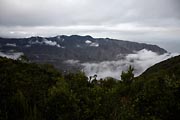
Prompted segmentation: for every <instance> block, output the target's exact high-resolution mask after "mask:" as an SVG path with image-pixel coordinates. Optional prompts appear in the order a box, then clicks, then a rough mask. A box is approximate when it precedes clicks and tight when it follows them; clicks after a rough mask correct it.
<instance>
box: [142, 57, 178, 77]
mask: <svg viewBox="0 0 180 120" xmlns="http://www.w3.org/2000/svg"><path fill="white" fill-rule="evenodd" d="M173 76H174V77H176V79H178V80H180V56H176V57H173V58H170V59H168V60H165V61H163V62H160V63H157V64H156V65H154V66H152V67H150V68H149V69H147V70H146V71H145V72H144V73H143V74H142V75H141V76H140V77H143V78H146V79H155V78H165V77H173Z"/></svg>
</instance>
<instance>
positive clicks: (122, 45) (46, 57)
mask: <svg viewBox="0 0 180 120" xmlns="http://www.w3.org/2000/svg"><path fill="white" fill-rule="evenodd" d="M142 49H147V50H151V51H153V52H156V53H158V54H163V53H166V52H167V51H166V50H164V49H163V48H160V47H158V46H157V45H150V44H145V43H137V42H130V41H124V40H117V39H110V38H93V37H91V36H79V35H71V36H66V35H61V36H55V37H30V38H0V52H1V53H3V54H9V55H10V54H13V53H23V54H24V55H25V56H27V57H28V58H29V59H30V61H32V62H37V63H50V64H53V65H54V66H55V67H56V68H58V69H60V70H77V69H81V66H79V65H78V64H76V63H84V62H90V63H91V62H102V61H113V60H119V59H123V57H124V56H126V55H127V54H131V53H134V52H135V51H139V50H142ZM71 63H73V64H71Z"/></svg>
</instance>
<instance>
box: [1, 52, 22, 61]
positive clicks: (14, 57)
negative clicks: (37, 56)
mask: <svg viewBox="0 0 180 120" xmlns="http://www.w3.org/2000/svg"><path fill="white" fill-rule="evenodd" d="M21 55H23V53H22V52H16V53H4V52H0V56H2V57H6V58H11V59H15V60H16V59H18V58H19V57H20V56H21Z"/></svg>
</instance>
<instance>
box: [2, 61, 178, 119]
mask: <svg viewBox="0 0 180 120" xmlns="http://www.w3.org/2000/svg"><path fill="white" fill-rule="evenodd" d="M179 69H180V68H178V69H177V71H178V70H179ZM177 71H174V72H173V75H171V73H170V74H168V73H166V74H164V75H161V76H160V77H159V76H158V75H157V76H158V77H154V76H148V77H139V78H134V76H133V74H132V72H133V69H132V68H131V67H130V68H129V70H128V71H127V72H124V73H123V75H122V76H121V77H122V79H123V80H124V81H117V80H115V79H113V78H106V79H101V80H98V81H97V80H96V78H95V79H92V80H91V81H89V80H88V78H87V77H86V76H85V75H84V73H82V72H78V73H76V74H71V73H70V74H66V75H62V74H61V73H60V72H58V71H57V70H55V69H54V68H53V67H52V66H51V65H37V64H34V63H26V62H24V63H22V62H21V61H15V60H10V59H6V58H0V120H178V119H180V115H179V113H180V80H179V79H177V78H179V77H178V76H179V74H180V73H179V72H177ZM156 74H158V73H156ZM159 74H161V73H159ZM129 80H130V82H129Z"/></svg>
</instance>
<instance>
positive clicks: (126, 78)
mask: <svg viewBox="0 0 180 120" xmlns="http://www.w3.org/2000/svg"><path fill="white" fill-rule="evenodd" d="M133 71H134V68H133V67H132V66H131V65H130V66H129V68H128V71H127V72H124V71H122V74H121V80H122V81H123V82H124V83H131V82H132V81H133V79H134V73H133Z"/></svg>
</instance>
